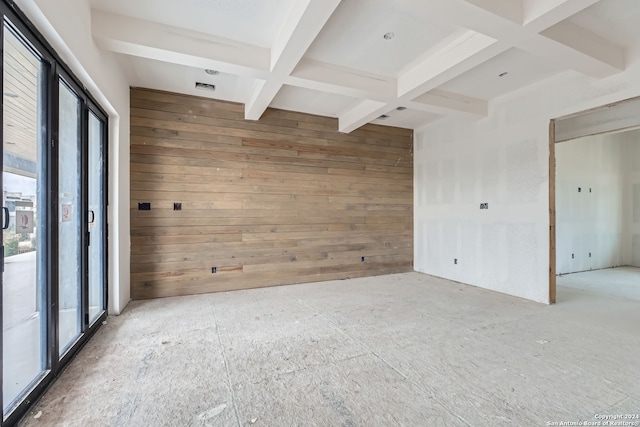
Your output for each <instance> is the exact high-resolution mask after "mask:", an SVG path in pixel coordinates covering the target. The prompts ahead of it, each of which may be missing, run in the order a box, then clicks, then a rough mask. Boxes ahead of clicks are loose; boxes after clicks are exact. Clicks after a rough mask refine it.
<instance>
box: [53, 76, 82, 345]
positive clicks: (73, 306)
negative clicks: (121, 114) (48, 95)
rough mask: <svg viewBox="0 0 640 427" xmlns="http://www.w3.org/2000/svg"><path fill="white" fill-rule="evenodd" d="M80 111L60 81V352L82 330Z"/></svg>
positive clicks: (73, 94)
mask: <svg viewBox="0 0 640 427" xmlns="http://www.w3.org/2000/svg"><path fill="white" fill-rule="evenodd" d="M80 111H81V110H80V99H78V97H77V96H76V94H75V93H73V92H72V91H71V90H70V89H69V88H68V87H67V85H66V84H65V83H64V82H62V81H60V115H59V120H60V123H59V125H60V129H59V141H60V142H59V147H58V159H59V160H58V162H59V166H58V168H59V175H58V179H59V182H58V191H59V202H60V205H59V206H60V208H59V212H58V215H59V217H58V239H59V245H58V251H59V265H58V271H59V276H58V277H59V284H58V286H59V288H58V297H59V310H60V311H59V314H60V316H59V319H58V328H59V329H58V345H59V349H60V354H61V355H62V354H63V353H64V352H65V351H66V350H67V349H68V348H69V346H70V345H72V344H73V343H74V341H75V340H76V339H77V338H78V336H79V335H80V331H81V324H80V319H81V312H82V310H81V307H82V303H81V292H80V284H81V283H82V282H81V271H82V270H81V268H80V265H81V262H80V260H81V257H80V255H81V229H82V226H81V213H82V205H81V204H80V202H81V198H80V151H79V138H80Z"/></svg>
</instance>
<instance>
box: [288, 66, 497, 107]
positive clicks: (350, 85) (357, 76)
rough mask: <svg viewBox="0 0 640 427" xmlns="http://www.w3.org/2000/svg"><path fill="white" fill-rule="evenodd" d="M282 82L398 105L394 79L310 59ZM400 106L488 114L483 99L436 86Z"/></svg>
mask: <svg viewBox="0 0 640 427" xmlns="http://www.w3.org/2000/svg"><path fill="white" fill-rule="evenodd" d="M285 84H287V85H290V86H296V87H301V88H305V89H312V90H317V91H319V92H326V93H333V94H336V95H342V96H349V97H353V98H358V99H369V100H373V101H382V102H386V104H391V103H394V102H396V103H398V104H399V101H397V99H396V98H397V96H396V81H395V80H391V79H388V78H384V77H379V76H373V75H370V74H367V73H363V72H361V71H359V70H352V69H349V68H344V67H338V66H335V65H332V64H326V63H323V62H320V61H314V60H309V59H302V60H301V61H300V63H299V64H298V66H297V67H296V69H295V70H294V72H293V73H292V74H291V76H289V77H288V78H287V79H286V80H285ZM402 105H403V106H404V107H407V108H410V109H412V110H418V111H424V112H428V113H435V114H454V115H459V116H462V117H467V118H478V117H482V116H486V114H487V102H486V101H484V100H481V99H475V98H470V97H466V96H463V95H458V94H454V93H450V92H446V91H443V90H439V89H434V90H432V91H430V92H429V93H427V94H425V95H423V96H421V97H419V98H418V99H415V100H413V101H406V102H404V104H402ZM387 111H388V110H387ZM381 114H382V113H381Z"/></svg>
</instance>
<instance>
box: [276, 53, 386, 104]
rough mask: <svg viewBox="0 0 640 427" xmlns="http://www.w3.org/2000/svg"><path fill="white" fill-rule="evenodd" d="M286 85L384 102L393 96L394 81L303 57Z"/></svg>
mask: <svg viewBox="0 0 640 427" xmlns="http://www.w3.org/2000/svg"><path fill="white" fill-rule="evenodd" d="M285 84H288V85H291V86H297V87H303V88H306V89H313V90H318V91H322V92H329V93H333V94H336V95H343V96H350V97H353V98H362V99H373V100H377V101H384V100H389V99H393V98H394V97H395V96H396V81H395V79H389V78H386V77H381V76H376V75H373V74H369V73H364V72H362V71H359V70H353V69H350V68H346V67H340V66H337V65H333V64H328V63H324V62H321V61H316V60H312V59H309V58H302V60H300V62H299V63H298V65H297V66H296V68H295V70H293V72H292V73H291V75H290V76H289V77H287V79H286V81H285Z"/></svg>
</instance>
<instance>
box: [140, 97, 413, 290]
mask: <svg viewBox="0 0 640 427" xmlns="http://www.w3.org/2000/svg"><path fill="white" fill-rule="evenodd" d="M243 108H244V107H243V105H241V104H234V103H228V102H222V101H215V100H210V99H205V98H198V97H192V96H185V95H178V94H172V93H166V92H158V91H152V90H147V89H132V90H131V295H132V297H133V298H136V299H141V298H154V297H164V296H174V295H185V294H195V293H204V292H214V291H224V290H234V289H245V288H256V287H262V286H274V285H283V284H293V283H304V282H313V281H321V280H333V279H344V278H354V277H361V276H372V275H380V274H388V273H398V272H406V271H411V270H412V265H413V169H412V168H413V157H412V155H411V153H412V145H413V136H412V131H411V130H407V129H400V128H392V127H385V126H374V125H367V126H365V127H363V128H361V129H359V130H357V131H355V132H353V133H351V134H341V133H339V132H337V120H336V119H332V118H327V117H320V116H313V115H308V114H301V113H294V112H289V111H283V110H275V109H268V110H267V111H266V112H265V114H264V116H263V118H262V119H260V121H257V122H252V121H246V120H244V118H243V116H244V113H243ZM141 202H149V203H151V210H149V211H144V210H138V203H141ZM174 203H182V210H180V211H175V210H174V209H173V208H174V206H173V205H174ZM362 257H365V258H364V260H365V261H364V262H362ZM212 267H216V273H212ZM345 286H348V282H345Z"/></svg>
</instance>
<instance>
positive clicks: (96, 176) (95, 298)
mask: <svg viewBox="0 0 640 427" xmlns="http://www.w3.org/2000/svg"><path fill="white" fill-rule="evenodd" d="M105 135H106V132H105V123H104V121H103V120H101V119H100V118H99V117H98V116H97V115H96V114H95V113H94V112H93V111H89V129H88V139H87V145H88V156H87V157H88V159H87V166H88V168H87V175H88V176H87V178H88V180H89V185H88V188H87V190H88V191H87V193H88V197H87V202H88V204H89V210H88V212H87V213H88V215H87V216H88V218H87V223H88V227H89V234H88V245H89V265H88V267H89V278H88V279H89V298H88V299H89V301H88V303H89V307H88V311H89V324H93V323H94V322H95V321H96V320H98V318H99V317H100V316H101V315H102V313H103V312H104V305H105V298H106V293H105V287H104V283H105V282H106V265H107V262H106V241H107V235H106V217H105V216H106V210H105V205H104V200H105V198H106V186H107V185H106V176H105V173H104V172H105V161H104V157H105V138H104V137H105Z"/></svg>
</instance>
